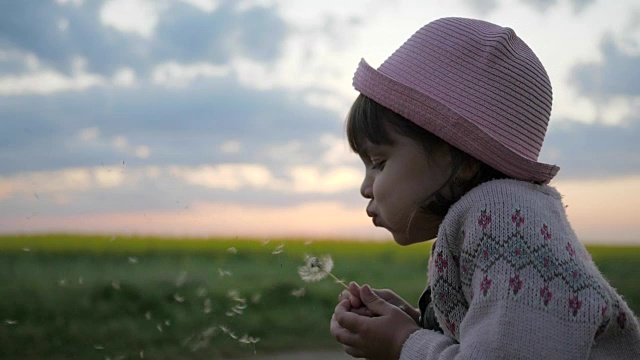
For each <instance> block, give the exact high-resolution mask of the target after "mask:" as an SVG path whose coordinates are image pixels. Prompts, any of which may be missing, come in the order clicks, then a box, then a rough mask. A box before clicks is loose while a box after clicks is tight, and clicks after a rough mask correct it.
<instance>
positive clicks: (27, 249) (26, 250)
mask: <svg viewBox="0 0 640 360" xmlns="http://www.w3.org/2000/svg"><path fill="white" fill-rule="evenodd" d="M22 251H24V252H29V251H31V249H29V248H22Z"/></svg>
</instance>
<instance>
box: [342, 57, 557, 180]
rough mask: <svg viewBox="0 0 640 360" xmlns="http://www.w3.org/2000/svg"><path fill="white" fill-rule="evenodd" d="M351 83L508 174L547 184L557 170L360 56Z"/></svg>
mask: <svg viewBox="0 0 640 360" xmlns="http://www.w3.org/2000/svg"><path fill="white" fill-rule="evenodd" d="M353 87H354V88H355V89H356V90H358V91H359V92H361V93H362V94H363V95H365V96H367V97H369V98H371V99H373V100H374V101H376V102H377V103H379V104H380V105H383V106H385V107H387V108H389V109H391V110H393V111H394V112H396V113H398V114H400V115H402V116H404V117H405V118H407V119H409V120H410V121H412V122H413V123H415V124H416V125H418V126H420V127H422V128H424V129H426V130H427V131H429V132H431V133H433V134H434V135H436V136H438V137H439V138H441V139H442V140H444V141H446V142H447V143H449V144H451V145H453V146H455V147H456V148H458V149H460V150H462V151H464V152H466V153H467V154H469V155H471V156H473V157H475V158H476V159H478V160H480V161H482V162H484V163H485V164H487V165H489V166H491V167H493V168H495V169H496V170H499V171H501V172H503V173H504V174H506V175H508V176H511V177H513V178H516V179H519V180H526V181H532V182H539V183H543V184H547V183H549V181H551V179H552V178H553V177H554V176H555V175H556V174H557V173H558V170H560V168H559V167H558V166H555V165H550V164H545V163H541V162H538V161H534V160H531V159H528V158H526V157H523V156H522V155H520V154H518V153H517V152H515V151H513V150H512V149H510V148H509V147H507V146H506V145H504V144H503V143H501V142H499V141H498V140H496V139H495V138H494V137H492V136H491V135H490V134H488V133H486V132H485V131H484V130H482V129H481V128H480V127H478V126H477V125H476V124H474V123H473V122H471V121H469V120H468V119H466V118H465V117H463V116H461V115H460V114H458V113H456V112H455V111H453V110H452V109H450V108H449V107H447V106H446V105H444V104H442V103H441V102H439V101H437V100H435V99H433V98H431V97H429V96H428V95H426V94H424V93H422V92H420V91H418V90H416V89H414V88H412V87H410V86H407V85H405V84H403V83H400V82H398V81H396V80H394V79H393V78H391V77H389V76H387V75H385V74H383V73H381V72H379V71H378V70H376V69H374V68H372V67H371V66H370V65H369V64H367V62H366V61H365V60H364V59H362V60H361V61H360V64H359V65H358V69H357V70H356V73H355V75H354V77H353Z"/></svg>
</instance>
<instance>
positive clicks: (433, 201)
mask: <svg viewBox="0 0 640 360" xmlns="http://www.w3.org/2000/svg"><path fill="white" fill-rule="evenodd" d="M385 125H389V127H390V128H391V129H392V130H393V131H396V132H397V133H398V134H400V135H403V136H407V137H409V138H411V139H413V140H415V141H417V142H418V143H420V144H421V145H422V146H423V148H424V149H425V155H426V156H434V155H437V154H439V153H441V152H443V151H447V150H448V152H449V154H450V156H451V163H452V171H451V174H450V176H449V179H448V180H447V181H446V182H445V183H444V184H443V185H442V187H440V188H439V189H438V190H436V191H435V192H434V193H433V194H432V195H430V196H429V197H428V198H427V199H424V201H423V202H422V203H421V205H420V206H419V207H418V209H416V210H420V211H425V212H429V213H431V214H434V215H437V216H442V217H444V216H445V215H446V213H447V211H448V210H449V207H450V206H451V205H453V203H455V202H456V201H458V200H459V199H460V198H461V197H462V196H463V195H464V194H466V193H467V192H468V191H469V190H471V189H473V188H474V187H476V186H478V185H480V184H482V183H484V182H487V181H490V180H494V179H505V178H510V177H509V176H507V175H505V174H503V173H502V172H500V171H498V170H496V169H494V168H492V167H491V166H489V165H487V164H485V163H483V162H481V161H479V160H477V159H475V158H474V157H472V156H471V155H469V154H467V153H465V152H463V151H462V150H460V149H458V148H456V147H454V146H452V145H450V144H448V143H447V142H445V141H444V140H442V139H440V138H439V137H437V136H436V135H434V134H433V133H431V132H429V131H427V130H425V129H423V128H422V127H420V126H418V125H416V124H414V123H413V122H411V121H410V120H408V119H406V118H405V117H403V116H401V115H400V114H397V113H396V112H394V111H392V110H390V109H388V108H386V107H384V106H382V105H380V104H378V103H377V102H375V101H374V100H372V99H370V98H368V97H367V96H365V95H362V94H360V95H359V96H358V97H357V98H356V100H355V101H354V103H353V105H352V106H351V109H350V110H349V114H348V115H347V120H346V132H347V139H348V141H349V146H350V147H351V149H352V150H353V151H354V152H356V153H358V154H359V155H361V156H366V155H367V154H366V153H365V147H364V143H365V142H366V141H369V142H370V143H372V144H375V145H393V139H392V138H391V136H390V134H389V132H388V130H387V127H385ZM468 168H473V169H475V171H474V172H473V173H472V174H464V171H465V170H467V169H468ZM461 172H462V173H461Z"/></svg>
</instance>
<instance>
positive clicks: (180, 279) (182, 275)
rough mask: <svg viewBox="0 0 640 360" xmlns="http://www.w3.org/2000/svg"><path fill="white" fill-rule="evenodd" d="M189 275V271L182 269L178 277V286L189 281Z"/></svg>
mask: <svg viewBox="0 0 640 360" xmlns="http://www.w3.org/2000/svg"><path fill="white" fill-rule="evenodd" d="M188 275H189V273H187V272H186V271H181V272H180V275H178V278H176V287H181V286H182V285H184V283H185V282H187V276H188Z"/></svg>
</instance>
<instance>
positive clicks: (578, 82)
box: [569, 34, 640, 100]
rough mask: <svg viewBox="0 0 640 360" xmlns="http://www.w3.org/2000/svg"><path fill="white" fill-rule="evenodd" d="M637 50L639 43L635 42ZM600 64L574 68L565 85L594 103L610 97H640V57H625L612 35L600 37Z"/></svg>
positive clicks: (627, 54) (636, 54) (635, 55)
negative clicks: (571, 86) (639, 80)
mask: <svg viewBox="0 0 640 360" xmlns="http://www.w3.org/2000/svg"><path fill="white" fill-rule="evenodd" d="M636 44H637V46H639V47H640V42H637V39H636ZM600 52H601V53H602V60H601V61H599V62H591V63H582V64H577V65H575V66H574V68H573V69H572V70H571V73H570V77H569V81H570V82H571V84H572V85H573V86H574V87H575V88H576V89H577V90H578V92H579V93H580V94H581V95H583V96H587V97H590V98H593V99H597V100H606V99H608V98H611V97H614V96H619V95H622V96H640V82H638V81H637V79H640V53H635V54H633V53H628V52H626V51H625V50H624V49H623V48H621V47H620V45H619V44H618V43H617V42H616V40H615V38H614V37H613V35H611V34H608V35H606V36H604V38H603V39H602V41H601V44H600Z"/></svg>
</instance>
